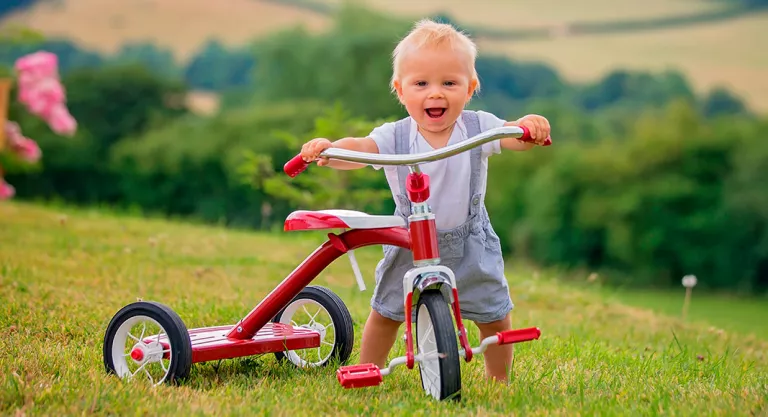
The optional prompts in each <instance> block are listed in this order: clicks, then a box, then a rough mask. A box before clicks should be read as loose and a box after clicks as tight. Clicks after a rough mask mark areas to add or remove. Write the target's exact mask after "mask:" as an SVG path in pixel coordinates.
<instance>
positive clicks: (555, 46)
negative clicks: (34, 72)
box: [3, 0, 768, 112]
mask: <svg viewBox="0 0 768 417" xmlns="http://www.w3.org/2000/svg"><path fill="white" fill-rule="evenodd" d="M313 1H315V2H318V3H324V4H329V5H334V4H336V5H338V4H340V3H342V2H344V1H347V0H313ZM354 2H356V3H359V4H363V5H367V6H372V7H375V8H377V9H378V10H382V11H385V12H390V13H396V14H398V15H401V16H406V17H412V18H418V17H420V16H425V15H431V14H435V13H438V12H446V13H449V14H450V15H451V16H452V17H453V18H454V19H457V20H458V21H459V22H461V23H464V24H467V25H470V26H474V27H482V26H483V25H487V27H488V28H495V29H509V30H513V29H519V28H521V27H538V26H549V27H553V28H557V27H559V26H561V25H563V24H565V23H571V22H604V21H615V20H624V19H646V18H661V17H668V16H678V15H685V14H691V13H700V12H707V11H711V10H714V9H716V8H718V7H722V4H723V3H721V2H719V1H716V0H646V1H634V0H616V1H612V0H584V1H579V2H575V1H571V0H542V1H537V2H532V1H523V0H506V1H501V0H476V1H473V2H469V1H465V0H422V1H416V2H414V1H410V0H409V1H405V0H354ZM3 23H4V24H8V23H20V24H24V25H27V26H30V27H32V28H35V29H38V30H41V31H42V32H44V33H46V34H48V35H50V36H61V37H65V38H71V39H75V40H76V41H78V42H80V43H81V44H83V45H84V46H86V47H89V48H93V49H95V50H98V51H102V52H114V51H116V50H117V49H118V48H119V47H120V45H121V44H123V43H125V42H137V41H152V42H156V43H158V44H160V45H164V46H167V47H169V48H171V49H172V50H174V51H175V52H176V54H177V57H178V58H179V59H180V60H186V59H188V58H189V57H190V56H191V55H192V54H194V53H195V51H196V50H197V48H199V47H200V45H201V44H202V43H203V42H205V41H206V40H207V39H209V38H212V37H213V38H218V39H221V40H222V41H223V42H225V43H227V44H230V45H238V44H243V43H245V42H247V41H249V40H251V39H253V38H255V37H259V36H263V35H264V34H267V33H270V32H272V31H275V30H278V29H282V28H286V27H288V26H291V25H304V26H305V27H308V28H310V29H311V30H313V31H320V30H324V29H325V28H327V27H328V25H329V20H328V18H327V17H326V16H323V15H321V14H317V13H316V12H313V11H311V10H307V9H304V8H301V7H299V6H295V5H288V4H280V1H279V0H227V1H225V2H214V1H208V0H126V1H120V2H115V1H104V0H60V1H53V2H42V3H40V4H39V5H36V6H34V7H33V8H31V9H30V10H29V11H26V12H21V13H17V14H14V15H11V16H10V17H9V18H7V19H6V21H4V22H3ZM765 28H768V13H763V14H759V15H754V16H751V17H748V18H741V19H736V20H730V21H725V22H720V23H711V24H705V25H701V26H693V27H686V28H680V29H664V30H655V31H649V32H639V33H633V34H621V35H601V36H583V37H567V36H564V37H559V38H555V39H550V40H527V41H496V40H494V41H489V40H484V41H481V42H480V46H481V52H482V53H486V54H504V55H508V56H511V57H514V58H518V59H526V60H539V61H545V62H549V63H552V64H553V65H555V66H556V67H557V68H558V69H559V70H560V71H561V72H562V74H563V75H564V76H565V77H567V78H568V79H571V80H577V81H586V80H593V79H595V78H596V77H599V76H601V75H604V74H605V73H607V72H608V71H611V70H613V69H616V68H622V67H626V68H632V69H650V70H663V69H665V68H674V69H679V70H682V71H684V72H685V73H686V75H687V76H688V77H689V78H690V79H691V81H692V83H693V85H694V87H695V88H696V89H697V90H699V91H703V90H708V89H710V88H712V87H713V86H715V85H724V86H727V87H729V88H731V89H732V90H733V91H735V92H736V93H737V94H739V95H741V96H742V97H744V98H745V99H746V100H747V101H748V102H749V103H750V104H751V105H752V106H753V107H754V108H755V109H756V110H759V111H762V112H768V53H766V52H765V50H766V47H765V45H766V44H768V30H766V29H765Z"/></svg>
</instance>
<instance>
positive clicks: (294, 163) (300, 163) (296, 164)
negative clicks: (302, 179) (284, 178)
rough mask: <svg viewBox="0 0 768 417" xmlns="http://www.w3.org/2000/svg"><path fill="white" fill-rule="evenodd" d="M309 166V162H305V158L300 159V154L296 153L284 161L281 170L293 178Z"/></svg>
mask: <svg viewBox="0 0 768 417" xmlns="http://www.w3.org/2000/svg"><path fill="white" fill-rule="evenodd" d="M308 166H309V162H306V161H305V160H303V159H301V155H300V154H299V155H296V156H294V157H293V158H291V160H290V161H288V162H286V163H285V165H283V171H285V173H286V174H288V176H289V177H291V178H293V177H295V176H297V175H299V174H301V173H302V172H304V170H305V169H307V167H308Z"/></svg>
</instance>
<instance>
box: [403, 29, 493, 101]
mask: <svg viewBox="0 0 768 417" xmlns="http://www.w3.org/2000/svg"><path fill="white" fill-rule="evenodd" d="M446 43H447V44H448V45H449V46H450V47H451V48H452V49H454V50H457V49H458V50H463V52H466V53H467V54H468V56H469V61H470V62H469V63H470V64H471V68H472V79H473V80H475V81H477V89H479V88H480V80H479V79H478V76H477V71H476V70H475V60H476V59H477V46H476V45H475V43H474V42H473V41H472V39H470V38H469V36H467V35H466V34H465V33H464V32H461V31H458V30H456V28H454V27H453V26H451V25H449V24H446V23H438V22H435V21H433V20H431V19H422V20H419V21H418V22H416V24H415V25H414V26H413V29H411V31H410V32H409V33H408V34H407V35H406V36H405V37H404V38H403V39H402V40H400V42H399V43H398V44H397V46H396V47H395V50H394V51H393V52H392V79H391V80H390V86H391V87H392V90H393V91H394V89H395V81H396V80H397V79H399V77H400V61H401V59H402V56H403V54H404V53H405V52H407V51H411V50H416V49H419V48H424V47H437V46H441V45H443V44H446Z"/></svg>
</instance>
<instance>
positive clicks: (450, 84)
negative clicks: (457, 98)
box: [443, 81, 456, 87]
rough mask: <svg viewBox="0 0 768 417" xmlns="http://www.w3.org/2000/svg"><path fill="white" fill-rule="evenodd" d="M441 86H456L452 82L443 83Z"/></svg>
mask: <svg viewBox="0 0 768 417" xmlns="http://www.w3.org/2000/svg"><path fill="white" fill-rule="evenodd" d="M443 84H445V85H447V86H449V87H450V86H454V85H456V83H455V82H453V81H446V82H444V83H443Z"/></svg>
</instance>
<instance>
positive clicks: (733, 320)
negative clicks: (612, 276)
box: [605, 286, 768, 340]
mask: <svg viewBox="0 0 768 417" xmlns="http://www.w3.org/2000/svg"><path fill="white" fill-rule="evenodd" d="M605 293H606V295H607V296H608V297H611V298H613V299H615V300H618V301H621V302H624V303H627V304H631V305H636V306H639V307H644V308H650V309H653V310H654V311H658V312H660V313H663V314H668V315H671V316H677V317H682V310H683V299H684V298H685V288H683V287H682V286H681V287H680V290H679V291H676V292H674V291H654V290H617V291H613V290H605ZM766 318H768V298H765V297H764V298H737V297H728V296H725V295H721V294H711V293H706V292H701V291H696V289H695V288H694V291H693V293H692V297H691V304H690V305H689V307H688V320H690V321H695V322H701V323H702V324H709V325H711V326H713V327H716V328H718V329H720V330H726V331H729V332H738V333H743V334H751V335H755V336H758V337H760V338H763V339H765V340H768V322H766Z"/></svg>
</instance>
